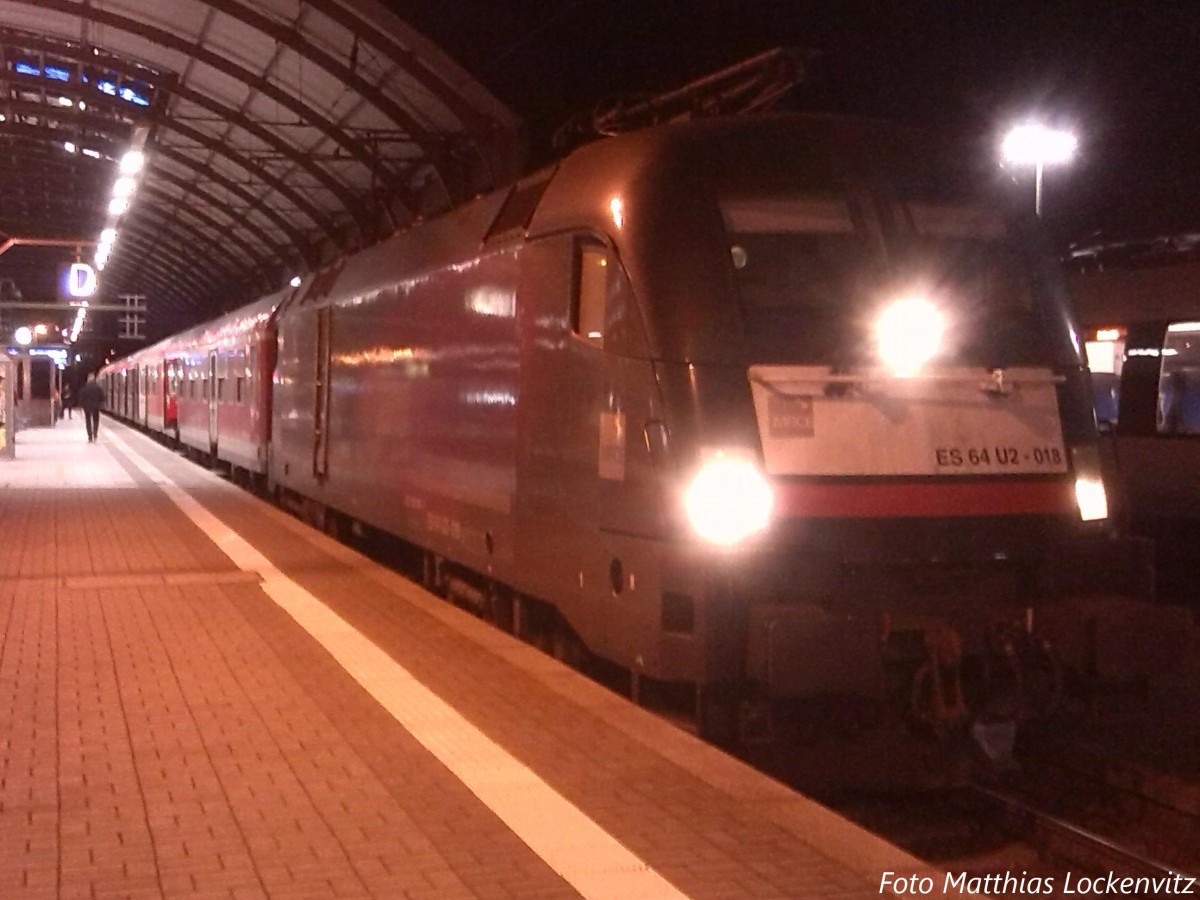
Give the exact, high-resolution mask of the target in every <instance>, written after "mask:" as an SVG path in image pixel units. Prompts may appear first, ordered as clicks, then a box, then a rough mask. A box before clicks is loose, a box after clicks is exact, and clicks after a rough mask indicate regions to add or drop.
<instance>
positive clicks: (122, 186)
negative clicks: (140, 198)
mask: <svg viewBox="0 0 1200 900" xmlns="http://www.w3.org/2000/svg"><path fill="white" fill-rule="evenodd" d="M136 189H137V181H136V180H135V179H133V178H131V177H130V176H128V175H123V176H122V177H120V178H118V179H117V180H116V182H115V183H114V184H113V189H112V195H113V196H114V197H132V196H133V192H134V191H135V190H136Z"/></svg>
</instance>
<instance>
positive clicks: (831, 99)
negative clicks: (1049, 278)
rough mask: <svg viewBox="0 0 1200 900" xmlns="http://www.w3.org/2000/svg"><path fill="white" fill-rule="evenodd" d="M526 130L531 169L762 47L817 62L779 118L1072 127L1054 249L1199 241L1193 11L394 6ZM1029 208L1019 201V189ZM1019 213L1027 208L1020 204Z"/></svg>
mask: <svg viewBox="0 0 1200 900" xmlns="http://www.w3.org/2000/svg"><path fill="white" fill-rule="evenodd" d="M392 6H393V7H394V8H395V9H396V11H397V12H398V13H399V14H400V15H401V16H402V17H403V18H405V19H406V20H407V21H408V22H409V23H410V24H412V25H413V26H414V27H416V28H417V29H418V30H420V31H422V32H423V33H424V34H425V35H426V36H427V37H429V38H430V39H432V40H433V41H435V42H436V43H437V44H439V45H440V46H441V47H442V48H443V49H445V50H446V51H447V52H448V53H449V54H450V55H451V56H452V57H453V58H454V59H455V60H456V61H457V62H458V63H459V64H460V65H461V66H463V67H464V68H465V69H467V70H468V71H469V72H471V73H472V74H473V75H474V76H475V77H476V78H477V79H479V80H480V81H482V82H483V83H484V84H485V85H487V87H488V88H489V89H491V90H492V92H493V93H495V94H496V96H497V97H499V98H500V99H501V100H502V101H503V102H504V103H506V104H507V105H508V106H509V107H510V108H511V109H512V110H513V111H514V112H515V113H516V114H517V115H519V116H521V117H522V119H523V120H524V121H525V122H526V123H527V126H528V132H529V136H530V140H531V145H532V148H533V156H534V158H535V159H537V158H542V159H544V158H546V155H547V150H546V145H547V143H548V135H549V134H550V133H551V132H552V131H553V130H554V129H555V128H556V127H557V126H559V125H560V124H562V122H563V121H565V120H566V119H567V118H568V117H569V116H570V115H571V114H573V113H576V112H579V111H581V110H584V109H588V108H590V107H591V106H593V105H594V104H595V103H596V102H597V101H599V100H602V99H604V98H608V97H612V96H614V95H619V94H623V93H633V92H638V91H654V90H662V89H667V88H671V87H675V86H677V85H679V84H681V83H683V82H686V81H689V80H691V79H693V78H696V77H699V76H701V75H704V74H707V73H709V72H712V71H715V70H717V69H720V68H722V67H724V66H727V65H730V64H732V63H734V62H738V61H740V60H742V59H744V58H747V57H749V56H751V55H753V54H756V53H759V52H761V51H764V50H768V49H770V48H772V47H776V46H792V47H802V48H810V49H814V50H817V51H819V52H820V54H821V56H820V58H819V59H818V61H817V63H816V65H815V67H814V71H813V73H812V76H811V78H810V80H809V81H808V82H807V83H806V84H805V85H802V86H801V87H800V88H798V89H797V92H796V94H795V96H794V102H793V106H796V107H799V108H812V109H822V110H836V111H845V112H855V113H865V114H870V115H879V116H885V117H889V118H894V119H898V120H901V121H907V122H915V123H921V124H930V125H936V126H949V127H953V128H965V129H967V130H968V131H970V132H973V133H976V134H979V135H987V134H993V133H994V134H997V135H998V134H999V133H1000V131H1001V129H1002V127H1003V125H1004V123H1006V122H1009V121H1012V120H1013V119H1014V118H1015V117H1017V116H1020V115H1023V114H1026V113H1034V112H1037V113H1041V114H1043V116H1044V118H1046V119H1047V120H1048V121H1052V122H1057V123H1062V124H1065V125H1070V126H1072V127H1074V128H1075V129H1077V131H1078V133H1079V135H1080V139H1081V149H1080V156H1079V158H1078V159H1077V160H1076V162H1075V163H1073V164H1072V165H1071V166H1070V167H1068V168H1064V169H1055V170H1048V172H1047V177H1046V182H1045V188H1046V193H1045V196H1044V207H1045V218H1046V221H1047V224H1048V226H1049V227H1050V229H1051V232H1052V234H1053V235H1054V236H1055V237H1056V238H1057V239H1058V240H1059V241H1060V242H1063V243H1065V242H1067V241H1068V240H1075V239H1079V238H1082V237H1084V236H1086V235H1088V234H1090V233H1092V232H1094V231H1096V230H1097V229H1100V230H1101V231H1102V233H1103V234H1105V235H1107V236H1109V237H1113V238H1122V237H1151V236H1154V235H1156V234H1160V233H1170V232H1178V231H1181V230H1197V231H1200V99H1198V98H1200V3H1197V2H1177V3H1167V2H1153V0H1147V2H1137V0H1130V2H1125V3H1116V2H1109V3H1104V2H1095V3H1081V2H1045V3H1036V2H1031V0H1009V2H998V0H959V2H941V0H939V2H909V3H901V2H893V3H885V2H874V3H870V2H859V0H824V2H807V0H794V2H784V0H776V2H770V0H392ZM1030 190H1031V196H1032V187H1031V189H1030ZM1031 202H1032V200H1031Z"/></svg>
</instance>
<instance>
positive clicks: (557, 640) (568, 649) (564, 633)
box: [550, 623, 587, 670]
mask: <svg viewBox="0 0 1200 900" xmlns="http://www.w3.org/2000/svg"><path fill="white" fill-rule="evenodd" d="M550 643H551V646H550V652H551V653H552V654H553V656H554V658H555V659H557V660H558V661H559V662H561V663H564V664H565V665H568V666H570V667H571V668H572V669H576V670H580V669H582V668H583V666H584V663H585V662H587V649H586V648H585V647H584V646H583V642H582V641H580V640H579V638H578V637H576V636H575V632H573V631H572V630H571V629H570V628H568V627H567V626H566V625H563V624H561V623H559V624H557V625H556V626H555V628H554V634H553V636H552V637H551V639H550Z"/></svg>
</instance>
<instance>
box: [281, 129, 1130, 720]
mask: <svg viewBox="0 0 1200 900" xmlns="http://www.w3.org/2000/svg"><path fill="white" fill-rule="evenodd" d="M990 182H991V180H990V178H988V177H987V176H983V175H981V174H980V173H979V172H978V171H971V170H970V166H969V165H968V164H967V156H966V155H965V154H961V153H958V154H956V153H954V152H950V153H946V152H941V151H940V150H938V149H937V148H935V147H934V146H933V145H931V144H929V143H926V142H924V141H923V139H921V138H918V137H916V136H914V135H912V134H910V133H908V132H906V131H903V130H900V129H896V128H892V127H890V126H885V125H882V124H880V123H877V122H869V121H862V120H852V119H845V118H837V117H831V116H829V117H827V116H774V117H763V118H741V119H725V120H721V119H718V120H710V121H700V122H689V123H678V124H672V125H666V126H661V127H656V128H651V129H647V130H644V131H640V132H635V133H630V134H626V135H622V136H618V137H614V138H610V139H607V140H605V141H602V142H598V143H594V144H590V145H587V146H584V147H582V148H580V149H578V150H576V151H574V152H573V153H571V154H570V155H569V156H567V157H566V158H565V159H563V160H562V161H561V162H559V163H558V164H556V165H555V166H553V167H551V168H549V169H547V170H544V171H542V172H539V173H536V174H534V175H532V176H530V177H528V178H526V179H525V180H524V181H522V182H520V183H518V184H516V185H514V186H513V187H511V188H509V189H507V190H503V191H500V192H497V193H495V194H491V195H488V196H485V197H481V198H479V199H478V200H476V201H475V202H473V203H471V204H469V205H467V206H466V207H464V208H461V209H459V210H457V211H454V212H451V213H448V214H446V215H444V216H442V217H440V218H438V219H435V220H432V221H430V222H427V223H423V224H421V225H419V226H417V227H415V228H413V229H411V230H409V231H407V232H404V233H402V234H398V235H396V236H394V237H393V238H391V239H389V240H388V241H385V242H383V243H381V244H379V245H377V246H375V247H373V248H371V249H368V250H366V251H364V252H362V253H359V254H356V255H355V256H353V257H350V258H348V259H346V260H344V261H343V262H341V263H339V264H338V265H336V266H334V267H331V268H329V269H327V270H325V271H323V272H319V273H316V274H315V275H313V276H310V277H309V278H308V279H307V280H306V281H305V282H304V283H303V284H302V285H301V286H300V288H299V289H297V291H296V292H295V294H294V295H293V296H290V297H289V298H288V299H287V300H286V301H285V302H283V303H282V304H281V305H280V306H279V307H278V309H277V311H276V312H275V314H274V315H275V320H274V324H275V327H276V328H277V334H278V348H277V359H276V368H275V374H274V379H273V384H272V395H271V415H272V424H271V430H270V441H271V446H270V453H269V462H268V473H267V474H268V480H269V484H270V486H271V488H272V490H274V491H275V492H276V493H277V494H278V495H279V496H281V497H283V498H285V499H286V498H289V497H290V498H296V499H298V500H300V501H302V502H303V504H305V507H306V508H309V509H317V510H320V511H321V515H322V517H323V520H324V521H326V522H341V523H353V524H354V527H356V528H358V529H360V530H361V529H368V530H369V529H375V530H379V531H382V532H387V533H389V534H392V535H395V536H398V537H399V538H402V539H403V540H404V541H406V542H409V543H410V544H411V545H412V546H414V547H416V548H419V549H420V552H421V554H422V557H423V561H424V566H423V572H424V574H425V579H426V582H427V584H429V586H430V587H432V588H434V589H436V590H439V591H442V592H443V593H447V594H449V595H451V596H453V597H455V598H456V599H458V600H460V601H462V602H464V603H468V604H471V605H474V606H477V607H478V608H479V609H480V610H482V611H484V612H486V613H487V614H489V615H492V616H493V617H494V618H496V619H497V620H498V621H499V622H501V623H502V624H504V625H506V626H508V627H511V628H512V629H513V630H515V631H517V632H518V633H520V634H523V635H527V636H546V639H547V640H548V642H550V643H551V644H553V645H554V646H555V647H557V648H559V649H560V650H562V651H563V654H564V655H566V656H571V657H574V656H577V655H579V654H581V653H583V652H585V651H586V652H587V653H591V654H595V655H596V656H598V657H601V658H603V659H606V660H609V661H611V662H613V663H616V664H618V665H620V666H621V667H623V668H625V669H627V670H628V671H629V672H631V673H632V675H633V680H634V683H635V685H636V684H637V683H639V682H640V681H641V680H643V679H647V678H650V679H654V680H656V681H660V682H669V683H679V684H686V685H691V686H694V687H695V689H696V698H697V712H698V716H699V719H700V722H701V724H702V726H703V728H704V730H705V731H706V732H707V733H709V734H710V735H714V736H720V735H721V734H728V733H729V731H730V729H732V728H736V722H737V719H738V715H739V710H740V709H743V708H744V704H745V703H747V702H748V701H766V702H770V703H786V702H787V701H789V700H790V699H792V698H799V697H808V696H815V695H822V696H835V697H843V696H844V697H854V698H861V697H869V698H874V699H875V700H876V701H886V700H887V699H888V698H891V699H893V700H896V701H897V702H899V703H900V704H901V705H902V706H904V707H906V708H907V709H908V711H909V712H910V713H911V714H913V715H915V716H917V717H918V718H919V719H922V720H924V721H926V722H931V723H933V724H935V725H944V724H949V723H952V722H954V721H955V720H957V719H959V718H961V717H962V716H963V715H964V714H965V702H966V701H967V700H968V699H969V697H968V696H967V695H968V694H969V688H970V684H969V679H967V680H966V681H964V673H967V674H969V673H970V671H971V667H970V665H969V663H970V661H971V660H972V659H979V658H986V657H989V656H992V657H994V656H996V655H997V654H999V655H1000V656H1003V658H1004V660H1005V662H1004V665H1005V666H1008V667H1010V668H1011V667H1015V666H1019V665H1020V656H1021V654H1020V653H1014V652H1013V650H1012V647H1013V642H1014V641H1017V642H1024V645H1027V646H1029V647H1033V648H1037V654H1039V655H1040V656H1039V659H1041V662H1043V663H1044V662H1045V660H1044V659H1042V657H1044V656H1045V655H1047V654H1048V653H1050V652H1051V651H1050V650H1049V648H1048V645H1047V642H1046V641H1042V640H1039V639H1038V629H1039V623H1040V621H1041V619H1040V615H1041V613H1040V611H1041V610H1043V609H1045V608H1047V605H1048V604H1051V603H1053V601H1054V599H1055V598H1054V594H1055V591H1054V589H1053V584H1052V579H1051V578H1050V577H1049V573H1051V572H1052V571H1053V569H1054V567H1055V565H1056V562H1057V561H1058V560H1059V559H1060V555H1061V554H1062V553H1064V552H1066V549H1065V548H1069V547H1070V546H1072V545H1073V543H1074V542H1076V541H1078V540H1081V539H1084V538H1086V537H1087V536H1088V535H1089V534H1091V533H1092V532H1094V531H1096V530H1103V529H1104V528H1105V525H1106V520H1107V509H1106V498H1105V492H1104V486H1103V482H1102V479H1101V477H1100V470H1099V457H1098V452H1097V443H1096V441H1097V437H1096V430H1095V419H1094V415H1093V411H1092V402H1091V391H1090V385H1089V381H1088V373H1087V371H1086V369H1085V368H1084V366H1083V363H1082V360H1081V353H1080V346H1079V338H1078V330H1077V328H1076V327H1075V325H1074V321H1073V318H1072V312H1071V306H1070V302H1069V298H1068V294H1067V291H1066V289H1065V287H1064V283H1063V279H1062V276H1061V274H1060V272H1059V271H1058V269H1057V267H1056V265H1055V262H1054V260H1053V259H1052V258H1051V257H1050V255H1049V254H1048V253H1047V251H1046V248H1045V247H1044V246H1043V244H1042V240H1041V237H1040V233H1039V229H1038V226H1037V223H1036V220H1035V219H1034V217H1033V216H1032V212H1031V211H1027V210H1026V211H1022V210H1021V209H1019V208H1018V206H1017V205H1015V203H1014V202H1012V200H1011V198H1009V197H1008V196H1007V195H1006V193H1005V192H1004V191H1003V190H1001V189H999V188H997V187H996V185H993V184H991V183H990ZM1051 665H1052V664H1051ZM983 669H984V670H985V671H992V670H991V669H988V668H987V666H984V667H983ZM1033 681H1034V679H1031V678H1022V677H1021V676H1020V673H1015V675H1014V677H1013V678H1011V679H1010V683H1016V684H1023V685H1026V686H1028V685H1030V684H1032V683H1033Z"/></svg>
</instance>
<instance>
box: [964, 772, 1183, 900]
mask: <svg viewBox="0 0 1200 900" xmlns="http://www.w3.org/2000/svg"><path fill="white" fill-rule="evenodd" d="M964 797H965V799H966V801H967V802H968V803H970V804H972V805H975V806H976V807H977V808H978V809H979V810H980V811H981V812H982V813H983V814H984V815H987V816H988V818H989V819H990V820H991V821H994V822H995V823H996V824H997V825H998V826H999V827H1000V828H1002V829H1004V830H1007V831H1009V832H1010V833H1012V834H1013V836H1014V837H1015V838H1018V839H1019V840H1021V841H1023V842H1024V843H1026V844H1028V845H1029V846H1030V847H1032V848H1033V849H1034V850H1035V852H1036V853H1037V856H1038V858H1039V859H1040V860H1042V862H1043V864H1045V865H1047V866H1049V867H1050V868H1052V869H1062V870H1063V871H1064V873H1068V875H1067V876H1066V877H1070V875H1071V874H1073V875H1074V876H1075V878H1076V881H1077V882H1078V879H1080V878H1088V879H1095V878H1104V879H1105V880H1106V884H1107V883H1109V882H1110V881H1115V882H1117V883H1118V885H1119V884H1121V883H1122V879H1127V878H1132V879H1135V880H1136V879H1142V880H1141V881H1136V882H1135V883H1134V887H1135V888H1136V887H1137V886H1139V885H1142V884H1145V885H1149V886H1152V887H1153V886H1157V887H1159V888H1165V887H1169V886H1170V885H1172V884H1176V883H1177V882H1178V881H1179V880H1182V881H1183V882H1185V883H1191V884H1192V886H1193V888H1194V890H1195V891H1197V892H1200V887H1196V885H1200V882H1197V881H1196V880H1195V879H1194V877H1193V876H1191V875H1190V873H1188V872H1187V871H1186V870H1184V869H1182V868H1181V867H1180V866H1179V865H1173V864H1170V863H1167V862H1164V861H1162V860H1160V859H1156V858H1152V857H1151V856H1149V855H1147V854H1146V853H1145V852H1144V851H1142V850H1140V849H1137V848H1134V847H1131V846H1129V845H1128V844H1125V843H1123V842H1121V841H1119V840H1117V839H1114V838H1112V837H1109V836H1107V835H1104V834H1100V833H1098V832H1096V831H1093V830H1091V829H1090V828H1086V827H1084V826H1082V825H1080V824H1077V823H1075V822H1072V821H1068V820H1067V819H1065V818H1062V817H1061V816H1059V815H1056V814H1052V813H1050V812H1047V811H1045V810H1043V809H1041V808H1039V807H1037V806H1035V805H1033V804H1032V803H1030V802H1029V801H1028V800H1027V799H1025V798H1024V797H1021V796H1019V795H1014V794H1011V793H1008V792H1005V791H1002V790H997V789H995V788H990V787H984V786H981V785H970V786H968V787H966V788H964ZM1109 892H1111V891H1109ZM1176 892H1177V893H1178V892H1179V891H1178V890H1176ZM1124 893H1126V894H1128V893H1129V891H1128V890H1126V891H1124ZM1155 893H1161V890H1159V891H1155ZM1142 895H1145V892H1144V891H1140V890H1139V891H1136V892H1135V896H1142Z"/></svg>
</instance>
